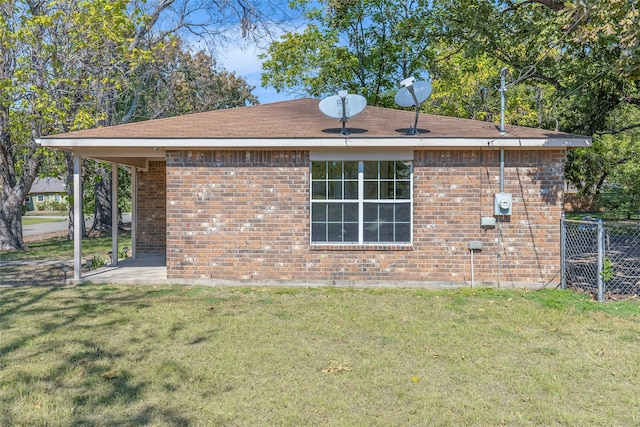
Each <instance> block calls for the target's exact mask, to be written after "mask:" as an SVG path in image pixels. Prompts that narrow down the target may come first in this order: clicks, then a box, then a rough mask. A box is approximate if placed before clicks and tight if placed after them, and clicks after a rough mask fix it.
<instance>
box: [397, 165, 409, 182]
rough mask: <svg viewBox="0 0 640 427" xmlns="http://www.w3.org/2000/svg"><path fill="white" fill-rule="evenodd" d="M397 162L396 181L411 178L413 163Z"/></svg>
mask: <svg viewBox="0 0 640 427" xmlns="http://www.w3.org/2000/svg"><path fill="white" fill-rule="evenodd" d="M406 163H407V164H405V162H396V179H410V178H411V162H406Z"/></svg>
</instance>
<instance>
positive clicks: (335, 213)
mask: <svg viewBox="0 0 640 427" xmlns="http://www.w3.org/2000/svg"><path fill="white" fill-rule="evenodd" d="M328 211H329V214H328V216H327V221H331V222H342V203H329V209H328Z"/></svg>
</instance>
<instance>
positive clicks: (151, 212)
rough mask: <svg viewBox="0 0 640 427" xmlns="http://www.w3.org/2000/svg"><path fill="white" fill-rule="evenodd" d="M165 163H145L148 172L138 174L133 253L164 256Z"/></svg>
mask: <svg viewBox="0 0 640 427" xmlns="http://www.w3.org/2000/svg"><path fill="white" fill-rule="evenodd" d="M166 190H167V184H166V163H165V162H158V161H153V162H149V170H148V171H138V200H137V203H136V205H137V211H136V212H137V219H138V228H137V230H136V254H137V255H147V254H164V253H165V252H166V249H167V239H166V231H167V227H166V222H167V221H166V216H167V198H166Z"/></svg>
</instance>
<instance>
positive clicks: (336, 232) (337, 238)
mask: <svg viewBox="0 0 640 427" xmlns="http://www.w3.org/2000/svg"><path fill="white" fill-rule="evenodd" d="M327 227H328V231H329V235H328V236H327V241H328V242H342V223H337V224H335V223H330V224H327Z"/></svg>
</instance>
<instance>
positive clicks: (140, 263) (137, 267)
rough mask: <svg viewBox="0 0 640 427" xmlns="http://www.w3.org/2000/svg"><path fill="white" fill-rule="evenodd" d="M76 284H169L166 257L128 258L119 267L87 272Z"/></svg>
mask: <svg viewBox="0 0 640 427" xmlns="http://www.w3.org/2000/svg"><path fill="white" fill-rule="evenodd" d="M74 282H76V283H78V282H79V283H89V282H90V283H96V284H98V283H118V284H123V285H129V284H130V285H153V284H165V283H167V267H166V260H165V256H164V255H151V256H144V257H140V258H127V259H123V260H120V261H118V265H117V266H106V267H102V268H98V269H96V270H92V271H89V272H86V273H84V274H83V275H82V278H81V279H80V280H79V281H75V280H74Z"/></svg>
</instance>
